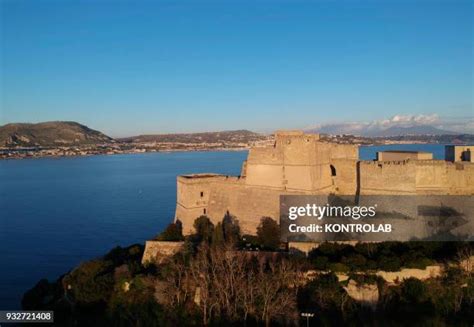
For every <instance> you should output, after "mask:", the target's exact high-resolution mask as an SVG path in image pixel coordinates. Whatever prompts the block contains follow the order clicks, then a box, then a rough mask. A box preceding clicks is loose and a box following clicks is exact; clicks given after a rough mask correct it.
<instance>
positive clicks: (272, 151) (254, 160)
mask: <svg viewBox="0 0 474 327" xmlns="http://www.w3.org/2000/svg"><path fill="white" fill-rule="evenodd" d="M247 163H248V164H249V165H251V164H266V165H281V164H282V163H283V156H282V155H281V152H278V151H277V149H276V147H273V146H270V147H262V148H251V149H250V150H249V154H248V157H247Z"/></svg>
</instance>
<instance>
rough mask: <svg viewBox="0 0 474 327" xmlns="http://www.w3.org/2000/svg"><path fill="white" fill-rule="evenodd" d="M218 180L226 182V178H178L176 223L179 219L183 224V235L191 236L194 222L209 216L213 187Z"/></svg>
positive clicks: (197, 176)
mask: <svg viewBox="0 0 474 327" xmlns="http://www.w3.org/2000/svg"><path fill="white" fill-rule="evenodd" d="M218 180H226V176H220V175H216V176H212V175H211V176H209V177H202V176H199V175H196V176H195V177H185V176H179V177H178V179H177V202H176V213H175V221H176V220H178V219H179V220H180V221H181V222H182V224H183V233H185V234H189V232H190V231H192V228H193V224H194V220H195V219H196V218H197V217H199V216H201V215H205V214H207V206H208V203H209V197H210V193H211V185H212V184H213V183H214V182H216V181H218ZM201 194H202V195H201Z"/></svg>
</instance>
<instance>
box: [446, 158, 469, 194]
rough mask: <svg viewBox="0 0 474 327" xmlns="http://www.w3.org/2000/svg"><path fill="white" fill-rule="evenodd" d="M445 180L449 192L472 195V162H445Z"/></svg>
mask: <svg viewBox="0 0 474 327" xmlns="http://www.w3.org/2000/svg"><path fill="white" fill-rule="evenodd" d="M446 180H447V181H448V182H449V186H448V187H449V189H448V190H447V192H448V193H449V194H468V195H469V194H470V195H474V164H472V163H467V162H463V163H461V162H456V163H451V162H446Z"/></svg>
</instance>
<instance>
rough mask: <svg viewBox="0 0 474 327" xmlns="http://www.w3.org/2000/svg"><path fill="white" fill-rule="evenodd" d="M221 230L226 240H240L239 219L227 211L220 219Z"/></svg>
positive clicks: (231, 241) (235, 241) (229, 241)
mask: <svg viewBox="0 0 474 327" xmlns="http://www.w3.org/2000/svg"><path fill="white" fill-rule="evenodd" d="M222 230H223V233H224V239H225V241H226V242H228V243H233V244H235V243H237V242H239V241H240V226H239V221H238V220H237V218H236V217H235V216H232V215H231V214H230V213H227V214H226V215H225V216H224V219H222Z"/></svg>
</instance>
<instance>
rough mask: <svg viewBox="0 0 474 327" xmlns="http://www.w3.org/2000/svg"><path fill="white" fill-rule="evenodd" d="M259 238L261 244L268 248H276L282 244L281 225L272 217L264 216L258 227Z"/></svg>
mask: <svg viewBox="0 0 474 327" xmlns="http://www.w3.org/2000/svg"><path fill="white" fill-rule="evenodd" d="M257 238H258V241H259V243H260V245H262V246H263V248H265V249H268V250H276V249H278V247H279V246H280V227H279V226H278V224H277V222H276V221H275V220H273V219H272V218H270V217H262V219H261V220H260V225H258V227H257Z"/></svg>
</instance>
